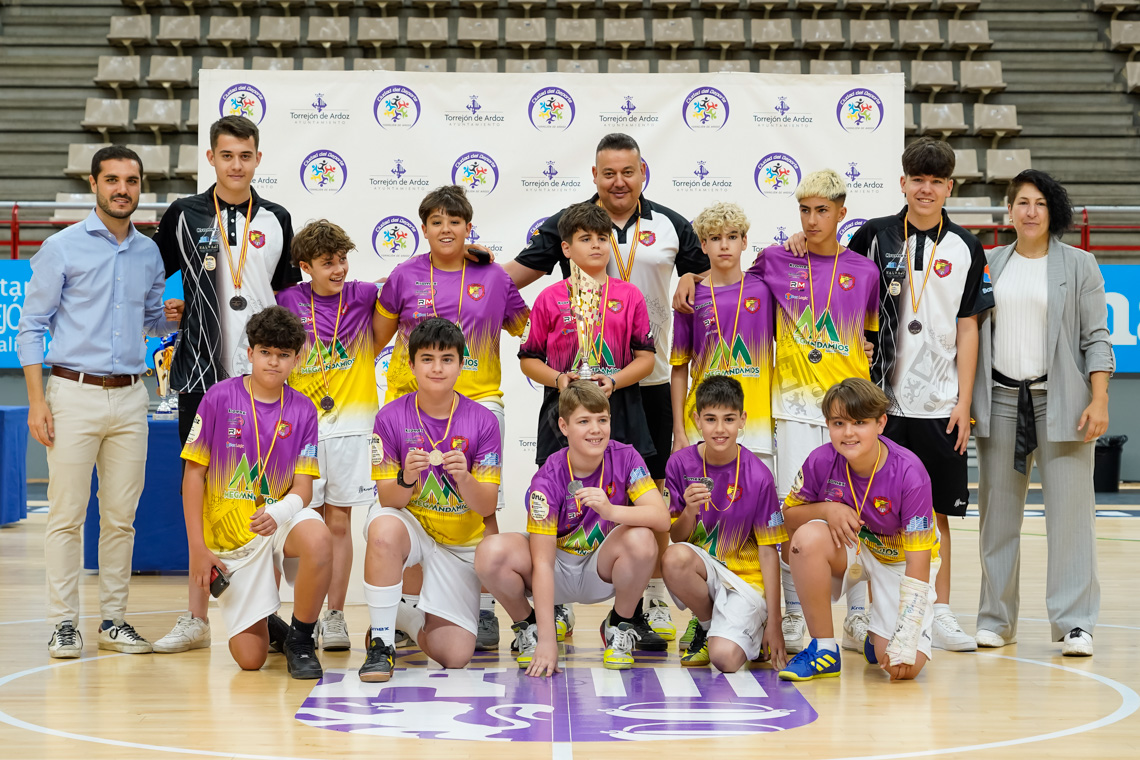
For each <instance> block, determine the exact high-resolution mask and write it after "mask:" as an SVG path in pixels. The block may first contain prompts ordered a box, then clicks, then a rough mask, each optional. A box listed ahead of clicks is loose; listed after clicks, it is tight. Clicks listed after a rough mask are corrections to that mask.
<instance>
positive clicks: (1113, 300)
mask: <svg viewBox="0 0 1140 760" xmlns="http://www.w3.org/2000/svg"><path fill="white" fill-rule="evenodd" d="M1100 272H1101V274H1102V275H1104V291H1105V296H1106V298H1107V299H1108V331H1109V333H1110V336H1111V340H1112V349H1113V351H1114V352H1115V353H1116V372H1117V374H1120V373H1133V374H1134V373H1140V347H1138V346H1137V343H1136V334H1137V332H1140V330H1138V329H1137V323H1138V322H1140V265H1135V264H1102V265H1101V267H1100Z"/></svg>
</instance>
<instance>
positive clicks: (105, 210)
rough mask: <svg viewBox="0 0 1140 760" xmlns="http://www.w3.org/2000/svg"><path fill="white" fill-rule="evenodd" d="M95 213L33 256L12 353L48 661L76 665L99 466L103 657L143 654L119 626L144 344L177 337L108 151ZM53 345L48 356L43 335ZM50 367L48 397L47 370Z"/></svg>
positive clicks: (97, 177) (152, 257)
mask: <svg viewBox="0 0 1140 760" xmlns="http://www.w3.org/2000/svg"><path fill="white" fill-rule="evenodd" d="M89 181H90V183H91V189H92V191H94V193H95V201H96V207H95V209H94V210H93V211H92V212H91V215H90V216H88V217H87V219H85V220H84V221H82V222H78V223H76V224H73V225H71V226H70V227H68V228H66V229H64V230H63V231H61V232H59V233H57V234H55V235H53V236H52V237H50V238H48V239H47V240H46V241H44V244H43V246H42V247H41V248H40V250H39V252H38V253H37V254H36V255H35V256H34V257H32V278H31V280H30V281H29V282H28V287H27V290H26V292H25V296H24V305H23V312H22V315H21V317H20V328H19V334H18V335H17V337H16V351H17V354H18V355H19V358H20V364H21V365H23V368H24V379H25V380H26V382H27V386H28V405H29V411H28V427H29V429H30V430H31V433H32V437H34V438H35V439H36V440H37V441H39V442H40V443H42V444H43V445H44V446H46V447H47V462H48V504H49V512H48V524H47V531H46V535H45V538H44V543H45V548H44V554H45V559H46V565H47V587H48V621H49V622H50V623H51V624H52V625H53V626H54V627H55V630H54V631H53V633H52V637H51V642H50V644H49V645H48V651H49V653H50V654H51V656H52V657H58V658H70V657H79V656H80V654H81V652H82V650H83V638H82V636H81V635H80V634H79V632H78V631H77V630H76V624H77V623H78V622H79V570H80V561H81V547H82V534H81V531H82V529H83V521H84V517H85V515H86V512H87V502H88V500H89V499H90V496H91V468H92V467H94V466H95V465H96V464H98V466H99V483H100V488H99V512H100V524H101V530H100V535H99V601H100V607H101V616H102V620H103V623H102V625H101V626H100V629H99V648H100V649H111V650H114V651H118V652H127V653H143V652H150V651H151V645H150V643H149V642H148V641H146V639H144V638H143V637H141V636H140V635H139V634H138V633H137V632H136V631H135V630H134V628H132V627H131V626H130V625H129V624H128V623H127V622H126V620H125V615H126V608H127V590H128V586H129V583H130V575H131V556H132V553H133V550H134V537H135V529H134V518H135V510H136V508H137V507H138V502H139V496H140V495H141V494H142V489H143V477H144V473H145V469H146V452H147V419H146V415H147V405H148V399H147V391H146V387H145V386H144V385H143V383H142V382H141V380H142V375H143V373H145V372H146V361H145V358H144V357H145V353H146V341H145V338H144V334H145V335H150V336H156V337H157V336H163V335H167V334H169V333H171V332H173V331H174V330H177V329H178V321H179V320H180V319H181V317H182V302H181V301H177V300H170V301H167V302H166V303H165V304H163V301H162V292H163V289H164V287H165V283H166V276H165V271H164V268H163V264H162V257H161V256H160V255H159V252H158V246H157V245H155V244H154V242H152V241H151V240H150V239H149V238H147V237H146V236H145V235H142V234H140V233H139V232H138V230H136V229H135V227H134V225H133V224H132V223H131V214H132V213H134V210H135V208H136V207H137V206H138V203H139V189H140V186H141V184H142V161H141V160H140V159H139V157H138V155H136V154H135V152H134V151H132V150H130V149H128V148H124V147H122V146H117V145H110V146H107V147H106V148H102V149H101V150H99V151H98V152H97V153H96V154H95V156H94V158H93V159H92V162H91V176H90V177H89ZM48 333H50V334H51V338H52V341H51V346H50V347H48V350H47V357H46V359H45V357H44V349H45V345H46V343H47V335H48ZM45 361H46V363H47V364H50V365H51V377H50V378H49V379H48V383H47V390H46V391H45V390H44V386H43V367H42V365H43V363H44V362H45Z"/></svg>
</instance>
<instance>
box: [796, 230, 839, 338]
mask: <svg viewBox="0 0 1140 760" xmlns="http://www.w3.org/2000/svg"><path fill="white" fill-rule="evenodd" d="M841 247H842V246H840V245H839V243H838V241H837V242H836V243H835V258H834V259H833V260H832V262H831V286H830V287H829V288H828V289H827V306H826V307H825V308H824V310H823V314H827V313H829V312H830V311H831V294H832V293H834V292H835V275H836V273H837V272H838V271H839V249H840V248H841ZM806 258H807V265H808V295H809V296H810V298H811V301H810V304H811V318H812V325H811V336H812V337H811V339H812V340H814V341H818V340H819V321H820V320H821V319H822V318H823V314H820V315H818V316H817V315H816V313H815V281H814V279H813V278H812V273H811V253H808V255H807V257H806ZM800 335H801V336H803V337H804V338H805V339H806V337H807V336H804V334H803V333H802V332H801V333H800Z"/></svg>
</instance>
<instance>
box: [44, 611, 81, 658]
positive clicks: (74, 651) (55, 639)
mask: <svg viewBox="0 0 1140 760" xmlns="http://www.w3.org/2000/svg"><path fill="white" fill-rule="evenodd" d="M82 653H83V637H82V636H80V635H79V631H77V630H75V626H74V625H73V624H72V622H71V621H70V620H64V621H62V622H61V623H60V624H59V625H57V626H56V627H55V631H54V632H53V633H52V635H51V641H50V642H49V643H48V654H49V655H51V656H52V657H54V658H55V659H57V660H73V659H75V658H76V657H78V656H79V655H81V654H82Z"/></svg>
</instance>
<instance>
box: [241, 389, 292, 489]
mask: <svg viewBox="0 0 1140 760" xmlns="http://www.w3.org/2000/svg"><path fill="white" fill-rule="evenodd" d="M247 377H248V378H249V385H248V386H247V390H248V391H249V408H250V410H251V411H252V415H253V439H254V441H255V442H256V444H257V493H258V495H257V496H255V497H254V500H253V501H254V504H257V505H258V506H260V505H261V504H262V500H261V496H262V494H261V483H262V481H263V480H264V481H265V484H266V486H267V487H268V485H269V480H268V475H267V474H266V469H267V468H268V467H269V460H270V458H271V457H272V456H273V447H274V446H276V445H277V431H278V430H280V429H281V420H282V419H284V417H285V388H284V387H282V388H281V411H280V412H278V413H277V424H276V425H274V426H273V438H272V440H271V441H270V442H269V451H268V452H266V454H265V459H264V460H263V459H262V458H261V431H260V429H259V428H258V424H257V404H256V403H255V402H254V400H253V377H252V376H249V375H247ZM243 383H244V381H243Z"/></svg>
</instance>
